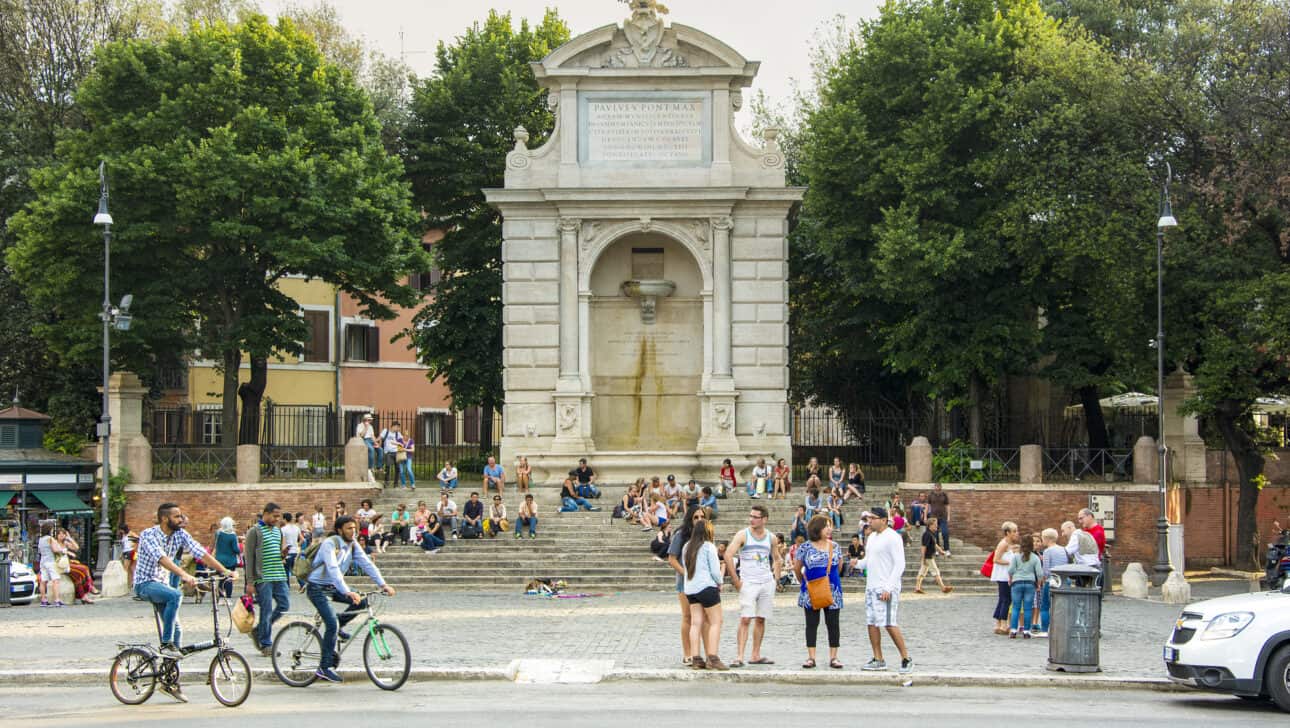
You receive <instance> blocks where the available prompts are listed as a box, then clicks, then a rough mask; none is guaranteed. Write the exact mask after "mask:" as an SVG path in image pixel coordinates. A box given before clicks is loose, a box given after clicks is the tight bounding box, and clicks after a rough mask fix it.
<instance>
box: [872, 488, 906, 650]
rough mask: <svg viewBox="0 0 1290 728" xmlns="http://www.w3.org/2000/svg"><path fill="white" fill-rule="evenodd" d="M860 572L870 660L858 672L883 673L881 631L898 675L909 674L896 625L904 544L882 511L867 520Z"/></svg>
mask: <svg viewBox="0 0 1290 728" xmlns="http://www.w3.org/2000/svg"><path fill="white" fill-rule="evenodd" d="M860 568H862V569H865V570H866V571H865V573H866V579H865V587H864V611H865V625H866V626H867V627H868V628H869V645H870V646H871V647H872V648H873V659H872V660H870V661H869V662H868V663H866V664H865V666H864V667H863V668H862V669H865V670H871V671H873V670H886V669H887V662H886V661H885V660H883V658H882V630H883V629H884V628H885V629H886V630H887V635H888V636H889V637H891V641H892V644H894V645H896V649H897V650H899V651H900V673H901V674H902V675H903V674H907V673H910V672H913V670H914V659H913V658H912V657H910V656H909V651H908V650H906V649H905V635H904V633H902V632H901V631H900V625H899V623H898V622H897V614H898V607H899V606H900V580H901V579H902V578H903V577H904V574H905V544H904V542H903V541H901V539H900V536H898V535H896V532H895V531H894V530H893V529H891V528H889V527H888V526H887V511H886V509H884V508H882V507H875V508H874V509H873V512H872V514H871V516H870V518H869V538H868V539H867V540H866V541H865V557H864V559H863V560H861V562H860Z"/></svg>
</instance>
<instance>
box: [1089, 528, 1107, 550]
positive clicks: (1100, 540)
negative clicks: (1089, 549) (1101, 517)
mask: <svg viewBox="0 0 1290 728" xmlns="http://www.w3.org/2000/svg"><path fill="white" fill-rule="evenodd" d="M1088 535H1090V536H1092V537H1093V540H1094V541H1097V555H1098V556H1099V557H1102V556H1106V529H1105V528H1102V524H1100V523H1094V524H1093V525H1092V526H1090V527H1089V529H1088Z"/></svg>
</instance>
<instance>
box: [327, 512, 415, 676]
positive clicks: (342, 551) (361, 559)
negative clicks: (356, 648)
mask: <svg viewBox="0 0 1290 728" xmlns="http://www.w3.org/2000/svg"><path fill="white" fill-rule="evenodd" d="M334 528H335V530H334V531H333V532H332V534H331V535H329V536H328V537H327V538H326V540H324V541H323V542H322V545H321V546H319V547H318V553H316V554H314V559H313V562H312V565H311V569H310V571H309V578H308V586H307V587H306V590H305V593H306V594H307V595H308V597H309V601H310V602H311V603H312V604H313V605H314V608H315V609H317V610H318V616H320V617H322V621H323V625H324V631H323V640H322V658H321V660H320V661H319V664H318V670H317V672H316V673H315V674H316V675H317V676H318V677H320V678H322V679H323V680H326V681H328V682H334V683H338V682H344V680H343V679H342V678H341V676H340V675H339V674H337V672H336V670H335V667H336V663H337V662H338V661H339V659H340V658H339V655H338V654H337V647H338V643H337V637H339V638H340V639H343V640H348V639H349V635H348V634H346V633H345V632H343V631H341V629H340V628H341V627H344V626H345V625H346V624H349V623H350V621H351V620H353V619H354V618H355V617H357V616H358V613H359V611H361V610H364V609H367V600H366V599H363V598H362V596H361V595H359V593H358V592H355V591H352V590H350V588H349V586H348V585H347V584H346V583H345V574H347V573H348V572H349V570H350V567H351V566H353V565H355V564H357V565H358V567H359V568H361V569H362V570H363V573H365V574H367V575H368V576H369V577H371V579H372V581H374V582H376V583H377V584H378V585H379V586H380V587H381V591H383V592H385V594H386V596H394V587H392V586H390V585H389V584H386V583H385V579H384V578H382V577H381V571H380V569H377V568H376V564H373V563H372V561H371V559H369V558H367V554H365V553H363V549H362V548H360V547H359V546H358V544H357V543H356V542H355V540H354V539H355V537H356V536H357V534H358V522H356V521H355V520H354V517H353V516H340V517H339V518H337V519H336V523H335V526H334ZM331 602H339V603H341V604H345V605H347V607H348V608H347V609H346V610H345V611H344V612H343V613H342V614H341V615H340V617H339V618H337V616H336V612H335V611H334V610H333V609H332V607H331Z"/></svg>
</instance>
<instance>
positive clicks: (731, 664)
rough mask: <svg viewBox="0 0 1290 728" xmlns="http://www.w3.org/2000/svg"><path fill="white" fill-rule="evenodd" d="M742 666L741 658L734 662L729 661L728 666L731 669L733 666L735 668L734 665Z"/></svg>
mask: <svg viewBox="0 0 1290 728" xmlns="http://www.w3.org/2000/svg"><path fill="white" fill-rule="evenodd" d="M743 666H744V661H743V660H735V661H734V662H732V663H730V667H731V668H732V669H733V668H736V667H743Z"/></svg>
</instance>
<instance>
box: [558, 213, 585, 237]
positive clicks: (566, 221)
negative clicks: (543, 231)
mask: <svg viewBox="0 0 1290 728" xmlns="http://www.w3.org/2000/svg"><path fill="white" fill-rule="evenodd" d="M558 226H559V228H560V232H561V233H564V234H569V233H576V232H578V228H579V227H581V226H582V220H581V219H579V218H576V217H562V218H560V222H559V225H558Z"/></svg>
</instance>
